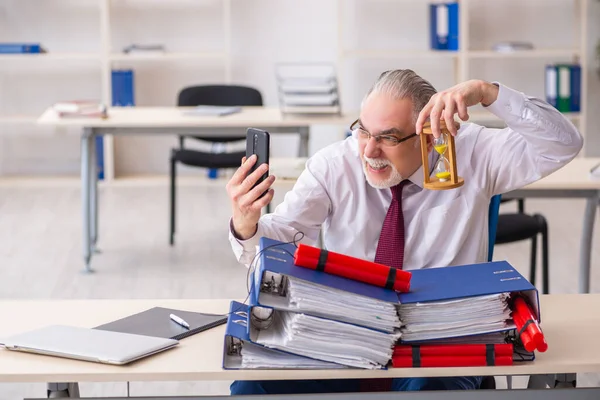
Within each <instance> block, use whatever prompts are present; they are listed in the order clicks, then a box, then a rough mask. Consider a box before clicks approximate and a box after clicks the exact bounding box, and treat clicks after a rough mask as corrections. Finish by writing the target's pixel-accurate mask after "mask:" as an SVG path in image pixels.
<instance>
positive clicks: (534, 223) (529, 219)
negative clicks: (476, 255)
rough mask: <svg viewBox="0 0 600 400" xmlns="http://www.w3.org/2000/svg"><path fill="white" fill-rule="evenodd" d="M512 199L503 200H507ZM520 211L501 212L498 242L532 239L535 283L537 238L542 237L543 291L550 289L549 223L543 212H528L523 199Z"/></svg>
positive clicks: (532, 270)
mask: <svg viewBox="0 0 600 400" xmlns="http://www.w3.org/2000/svg"><path fill="white" fill-rule="evenodd" d="M506 201H510V200H502V202H503V203H504V202H506ZM517 201H518V212H516V213H506V214H499V216H498V227H497V230H496V241H495V243H496V244H505V243H513V242H518V241H521V240H527V239H531V265H530V269H529V281H530V282H531V283H532V284H534V285H535V282H536V270H537V240H538V235H541V238H542V292H543V293H544V294H548V293H549V290H550V282H549V280H550V274H549V272H548V223H547V221H546V218H544V216H543V215H541V214H533V215H530V214H526V213H525V205H524V202H525V201H524V200H523V199H517Z"/></svg>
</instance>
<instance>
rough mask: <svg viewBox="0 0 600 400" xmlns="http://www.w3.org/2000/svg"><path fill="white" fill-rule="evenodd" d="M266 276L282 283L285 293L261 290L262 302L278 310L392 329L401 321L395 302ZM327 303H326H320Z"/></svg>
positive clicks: (274, 276) (369, 326)
mask: <svg viewBox="0 0 600 400" xmlns="http://www.w3.org/2000/svg"><path fill="white" fill-rule="evenodd" d="M267 280H269V281H273V282H277V285H280V284H282V282H283V285H285V288H284V289H283V293H284V294H285V295H284V296H280V295H267V294H264V301H263V303H262V304H263V305H268V306H272V307H274V308H276V309H279V310H287V311H294V312H298V313H306V314H310V315H315V316H319V317H323V318H331V319H335V320H337V321H341V322H347V323H350V324H355V325H361V326H364V327H367V328H372V329H377V330H381V331H384V332H388V333H393V332H395V331H397V330H398V329H400V326H401V322H400V318H399V316H398V310H397V308H396V305H395V304H392V303H389V302H385V301H381V300H377V299H375V298H372V297H366V296H360V295H356V294H354V293H351V292H347V291H344V290H340V289H335V288H332V287H328V286H323V285H318V284H314V283H312V282H307V281H303V280H301V279H297V278H294V277H287V278H286V279H283V278H282V277H281V275H279V274H273V273H270V272H267ZM324 304H327V307H323V305H324Z"/></svg>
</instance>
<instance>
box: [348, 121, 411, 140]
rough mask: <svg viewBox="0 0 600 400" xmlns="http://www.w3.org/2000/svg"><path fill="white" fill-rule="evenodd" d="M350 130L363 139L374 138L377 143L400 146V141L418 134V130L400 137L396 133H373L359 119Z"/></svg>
mask: <svg viewBox="0 0 600 400" xmlns="http://www.w3.org/2000/svg"><path fill="white" fill-rule="evenodd" d="M350 131H352V134H355V133H356V135H357V137H359V138H361V139H366V140H369V139H371V138H374V139H375V141H376V142H377V144H379V143H381V144H382V145H384V146H386V147H394V146H398V145H399V144H400V143H402V142H404V141H407V140H408V139H412V138H413V137H415V136H417V134H416V132H415V133H413V134H410V135H408V136H405V137H403V138H399V137H397V136H394V135H371V134H370V133H369V132H367V131H366V130H365V129H364V128H363V127H362V126H360V124H359V123H358V120H356V121H354V122H353V123H352V125H350Z"/></svg>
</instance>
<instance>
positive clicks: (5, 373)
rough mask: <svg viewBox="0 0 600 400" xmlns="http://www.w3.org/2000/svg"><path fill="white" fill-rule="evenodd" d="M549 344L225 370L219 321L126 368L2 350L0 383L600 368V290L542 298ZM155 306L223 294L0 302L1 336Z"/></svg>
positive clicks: (182, 305)
mask: <svg viewBox="0 0 600 400" xmlns="http://www.w3.org/2000/svg"><path fill="white" fill-rule="evenodd" d="M540 301H541V310H542V329H543V330H544V334H545V335H546V339H547V341H548V344H549V349H548V351H547V352H546V353H540V354H538V355H537V359H536V360H535V361H534V362H530V363H522V364H517V365H513V366H500V367H463V368H391V369H388V370H385V371H384V370H375V371H374V370H359V369H348V370H296V371H294V370H224V369H222V367H221V366H222V358H223V336H224V332H225V327H224V326H220V327H217V328H213V329H211V330H209V331H206V332H202V333H199V334H196V335H193V336H191V337H188V338H186V339H183V340H182V341H181V342H180V344H179V345H178V346H176V347H175V348H174V349H172V350H168V351H165V352H163V353H159V354H156V355H154V356H152V357H149V358H146V359H143V360H140V361H138V362H135V363H133V364H130V365H127V366H122V367H120V366H111V365H103V364H97V363H91V362H85V361H76V360H69V359H63V358H56V357H48V356H41V355H33V354H26V353H18V352H12V351H9V350H4V349H2V350H0V382H81V381H85V382H129V381H192V380H193V381H214V380H224V381H231V380H238V379H261V380H264V379H269V380H274V379H317V378H320V379H345V378H378V377H379V378H382V377H422V376H469V375H496V376H497V375H532V374H557V373H560V374H562V373H584V372H592V373H593V372H595V373H598V372H600V342H599V341H598V340H597V338H598V335H600V313H598V312H595V310H598V309H599V308H600V294H588V295H581V294H571V295H545V296H540ZM154 306H163V307H171V308H176V309H183V310H190V311H203V312H212V313H226V312H227V311H228V309H229V301H228V300H41V301H38V300H34V301H29V300H25V301H0V321H11V323H10V324H8V323H4V324H2V325H1V326H0V336H1V337H4V336H7V335H12V334H15V333H18V332H22V331H26V330H29V329H35V328H40V327H43V326H45V325H49V324H69V325H77V326H83V327H93V326H97V325H100V324H102V323H106V322H109V321H112V320H115V319H118V318H122V317H125V316H127V315H130V314H133V313H135V312H139V311H143V310H146V309H148V308H151V307H154Z"/></svg>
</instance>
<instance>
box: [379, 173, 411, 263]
mask: <svg viewBox="0 0 600 400" xmlns="http://www.w3.org/2000/svg"><path fill="white" fill-rule="evenodd" d="M408 182H409V181H408V180H404V181H402V182H400V183H399V184H398V185H396V186H393V187H392V188H391V189H392V203H391V204H390V208H389V210H388V212H387V215H386V216H385V220H384V221H383V227H382V228H381V235H380V236H379V243H378V244H377V253H375V262H376V263H379V264H383V265H387V266H390V267H393V268H398V269H402V263H403V261H404V216H403V215H402V188H403V187H404V186H405V185H406V184H407V183H408Z"/></svg>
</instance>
